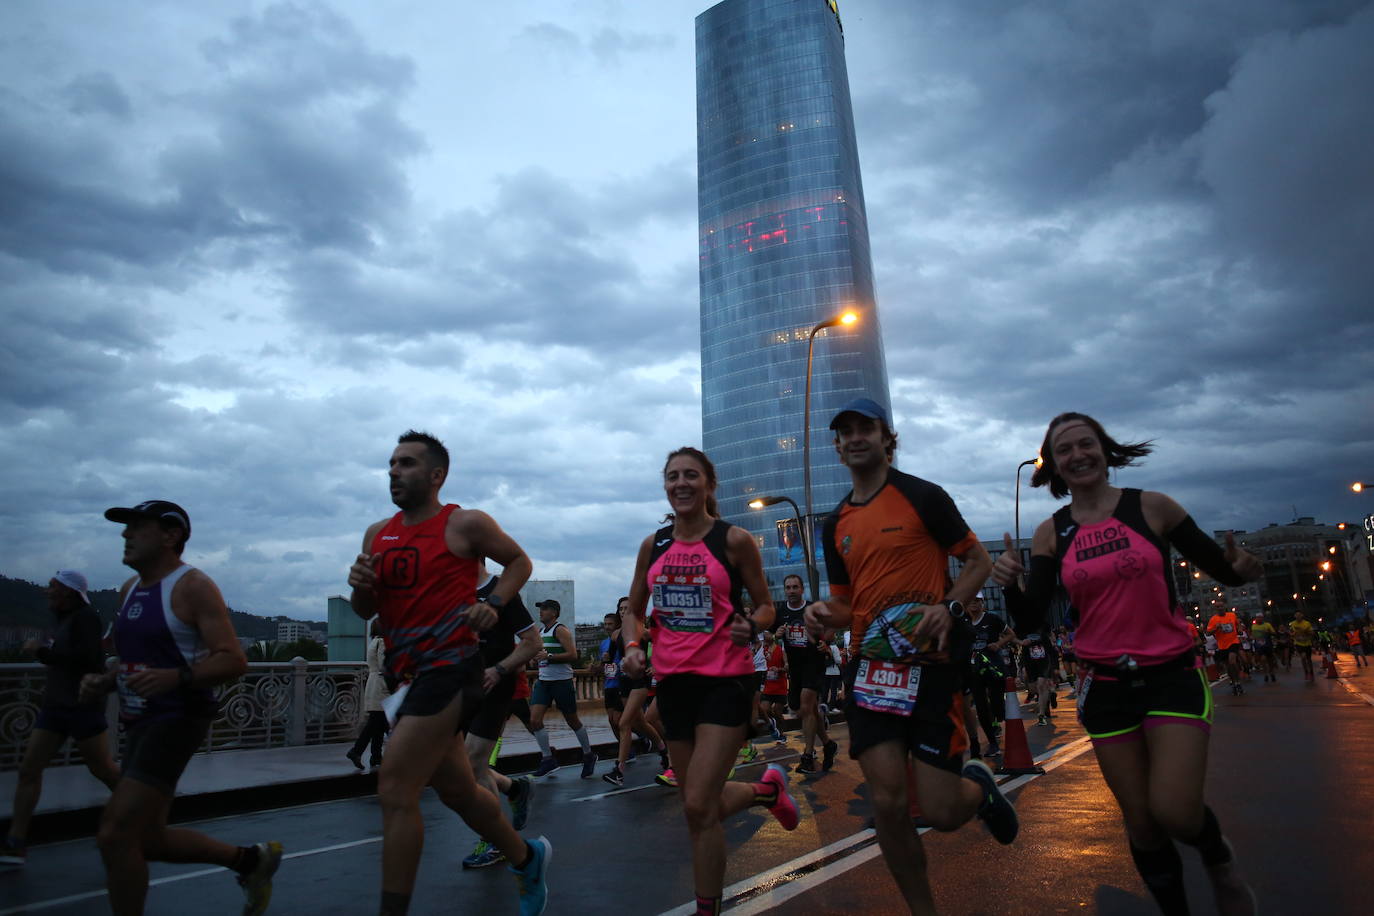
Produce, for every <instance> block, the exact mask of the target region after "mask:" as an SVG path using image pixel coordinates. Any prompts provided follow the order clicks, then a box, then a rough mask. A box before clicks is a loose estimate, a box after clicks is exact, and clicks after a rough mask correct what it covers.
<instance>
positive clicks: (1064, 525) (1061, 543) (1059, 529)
mask: <svg viewBox="0 0 1374 916" xmlns="http://www.w3.org/2000/svg"><path fill="white" fill-rule="evenodd" d="M1077 530H1078V522H1076V521H1074V520H1073V510H1072V508H1071V507H1070V506H1060V507H1059V508H1058V509H1057V510H1055V513H1054V565H1055V568H1056V569H1058V568H1060V567H1061V566H1062V565H1063V563H1064V557H1065V556H1066V555H1067V554H1068V552H1069V548H1070V547H1071V546H1073V535H1074V532H1075V531H1077Z"/></svg>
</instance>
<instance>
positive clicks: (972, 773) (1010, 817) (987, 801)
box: [963, 760, 1021, 846]
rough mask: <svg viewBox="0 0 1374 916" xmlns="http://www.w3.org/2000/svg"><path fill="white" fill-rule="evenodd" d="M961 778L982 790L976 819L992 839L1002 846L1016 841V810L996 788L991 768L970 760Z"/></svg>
mask: <svg viewBox="0 0 1374 916" xmlns="http://www.w3.org/2000/svg"><path fill="white" fill-rule="evenodd" d="M963 777H964V778H965V779H971V780H973V781H974V782H976V783H978V785H979V787H980V788H981V789H982V790H983V793H984V795H983V802H982V804H980V805H979V806H978V819H979V820H981V821H982V822H983V826H985V827H987V828H988V833H991V834H992V838H993V839H995V840H996V841H997V842H999V843H1001V844H1002V845H1003V846H1005V845H1007V844H1008V843H1010V842H1011V841H1012V840H1014V839H1016V834H1017V832H1018V831H1019V830H1020V829H1021V822H1020V820H1019V819H1018V818H1017V817H1016V809H1015V808H1014V807H1012V804H1011V802H1009V801H1007V797H1006V796H1005V795H1003V794H1002V790H1001V789H1000V788H998V786H997V777H996V776H993V775H992V768H991V767H989V766H988V765H987V764H986V763H984V762H983V761H981V760H970V761H969V762H968V763H966V764H964V769H963Z"/></svg>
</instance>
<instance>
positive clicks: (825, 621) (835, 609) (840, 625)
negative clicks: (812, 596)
mask: <svg viewBox="0 0 1374 916" xmlns="http://www.w3.org/2000/svg"><path fill="white" fill-rule="evenodd" d="M802 619H803V620H804V621H806V630H807V632H808V633H810V634H811V635H813V636H818V635H820V634H821V633H823V632H825V631H826V630H827V629H829V630H843V629H846V628H847V627H848V626H849V624H850V621H852V620H853V619H854V606H853V604H851V603H850V600H849V596H848V595H836V594H833V593H832V594H831V596H830V597H829V598H827V599H825V600H824V601H813V602H811V604H809V605H807V608H806V613H805V614H804V615H803V617H802Z"/></svg>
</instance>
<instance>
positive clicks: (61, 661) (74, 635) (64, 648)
mask: <svg viewBox="0 0 1374 916" xmlns="http://www.w3.org/2000/svg"><path fill="white" fill-rule="evenodd" d="M34 657H35V658H37V659H38V661H40V662H42V663H43V664H45V665H52V666H54V667H57V668H64V669H66V670H67V671H69V672H70V673H71V674H73V675H76V676H78V677H79V676H80V675H83V674H94V673H99V672H100V671H102V670H103V669H104V667H105V665H104V661H105V656H104V653H102V652H101V650H100V618H99V617H97V616H96V615H95V614H81V616H79V617H77V618H76V619H75V620H73V621H72V625H71V629H70V630H69V632H68V634H67V638H66V639H58V640H55V641H54V642H53V644H52V646H51V647H45V648H42V649H39V650H38V651H37V652H36V653H34Z"/></svg>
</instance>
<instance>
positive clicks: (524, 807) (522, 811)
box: [509, 776, 534, 830]
mask: <svg viewBox="0 0 1374 916" xmlns="http://www.w3.org/2000/svg"><path fill="white" fill-rule="evenodd" d="M511 788H512V789H513V790H514V792H515V794H514V795H512V796H510V797H509V798H510V825H511V826H512V827H514V828H515V829H516V830H520V829H522V828H524V826H525V821H527V820H529V819H530V798H531V797H532V796H533V795H534V780H533V779H531V778H530V777H528V776H520V777H517V778H515V779H512V780H511Z"/></svg>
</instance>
